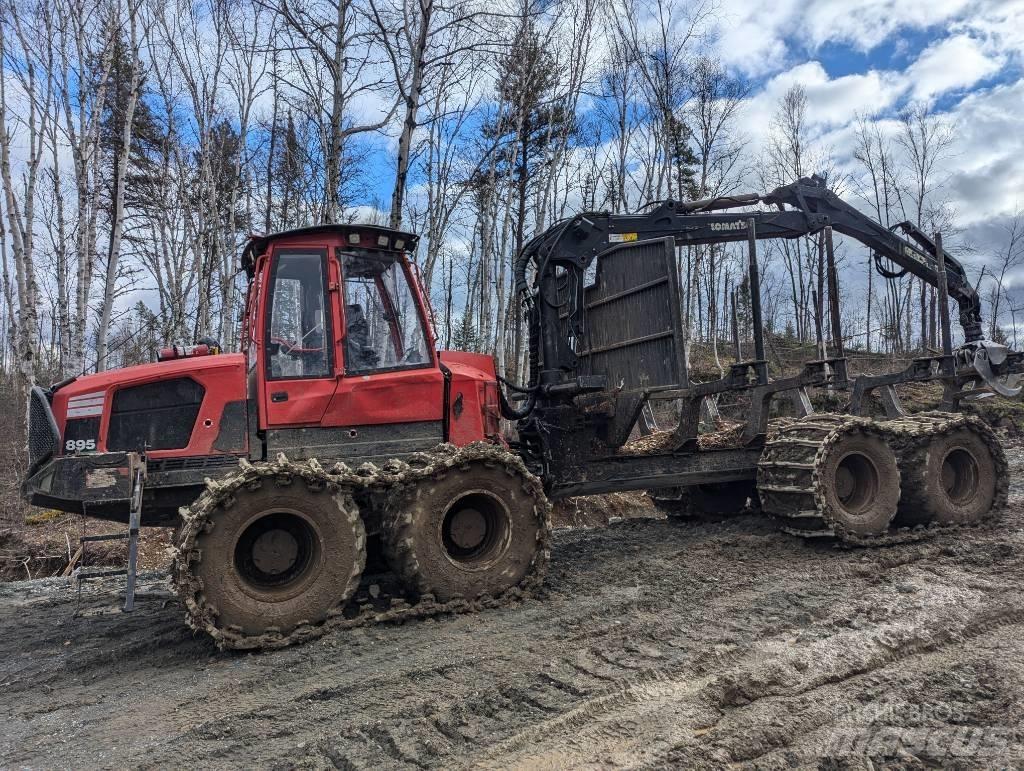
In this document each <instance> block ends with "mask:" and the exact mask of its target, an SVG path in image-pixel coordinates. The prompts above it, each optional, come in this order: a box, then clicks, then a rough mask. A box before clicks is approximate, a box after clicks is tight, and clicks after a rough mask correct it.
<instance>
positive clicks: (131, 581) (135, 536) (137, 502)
mask: <svg viewBox="0 0 1024 771" xmlns="http://www.w3.org/2000/svg"><path fill="white" fill-rule="evenodd" d="M130 457H131V464H130V466H129V470H130V473H131V478H132V488H131V498H130V499H129V505H130V510H129V512H128V530H127V531H126V532H123V533H103V534H100V535H83V536H82V537H81V538H79V539H78V542H79V543H80V544H81V545H82V550H83V551H82V559H83V561H84V559H85V546H86V544H88V543H93V542H96V541H120V540H127V541H128V566H127V568H122V569H117V568H112V569H107V570H84V569H82V568H78V569H77V570H75V571H74V573H72V575H73V576H74V578H75V580H76V581H77V582H78V588H79V590H81V588H82V582H83V581H88V580H90V579H94V578H106V577H108V576H127V583H126V586H125V596H124V611H125V612H126V613H128V612H131V611H133V610H134V609H135V577H136V572H137V567H138V561H139V526H140V523H141V521H142V489H143V486H144V485H145V482H146V461H145V459H144V458H142V457H140V456H138V455H136V454H134V453H132V455H131V456H130Z"/></svg>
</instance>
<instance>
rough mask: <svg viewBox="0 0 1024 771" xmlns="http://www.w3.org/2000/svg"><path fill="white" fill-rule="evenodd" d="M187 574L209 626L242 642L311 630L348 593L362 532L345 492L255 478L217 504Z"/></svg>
mask: <svg viewBox="0 0 1024 771" xmlns="http://www.w3.org/2000/svg"><path fill="white" fill-rule="evenodd" d="M210 524H211V527H210V528H209V530H208V531H204V532H202V533H200V534H199V536H198V537H197V539H196V547H197V549H198V553H199V555H200V561H199V564H198V565H197V566H195V568H194V570H195V573H196V575H197V577H198V578H199V579H200V580H201V582H202V593H203V595H204V599H205V604H206V606H207V607H208V608H210V610H211V611H212V612H213V614H214V615H215V616H216V621H215V623H216V626H217V627H218V628H220V629H233V631H235V632H238V633H241V634H243V635H245V636H257V635H261V634H264V633H266V632H267V631H268V630H277V632H279V633H280V634H281V635H285V636H286V635H288V634H289V633H291V632H292V631H294V630H295V629H296V628H297V627H298V626H300V625H303V624H306V625H316V624H319V623H320V622H322V621H324V620H325V619H326V618H327V616H328V613H329V612H330V611H331V610H332V609H334V608H337V607H338V606H339V605H341V604H342V603H344V601H345V600H347V599H348V598H349V597H351V596H352V594H353V593H354V592H355V590H356V587H357V586H358V583H359V577H360V575H361V574H362V571H363V567H364V565H365V562H366V533H365V531H364V529H363V522H362V519H361V518H360V516H359V510H358V508H357V507H356V505H355V503H354V502H353V500H352V497H351V496H350V495H349V494H348V493H344V492H332V491H330V490H328V489H326V488H325V487H322V486H319V485H310V484H308V483H307V481H306V480H304V479H302V478H297V477H291V478H290V481H289V482H288V483H287V484H281V480H280V479H278V478H276V477H263V478H261V479H257V480H254V481H252V482H250V483H249V484H247V485H245V486H242V487H240V488H238V490H237V491H235V494H234V495H233V496H231V497H229V498H227V499H226V500H224V501H222V502H221V504H220V506H219V511H218V512H217V513H216V515H215V516H213V517H212V518H211V520H210Z"/></svg>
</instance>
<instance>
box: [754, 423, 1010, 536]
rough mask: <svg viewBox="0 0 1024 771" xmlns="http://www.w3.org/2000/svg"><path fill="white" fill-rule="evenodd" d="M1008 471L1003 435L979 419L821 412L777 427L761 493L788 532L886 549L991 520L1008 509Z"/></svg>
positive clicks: (762, 468) (764, 461)
mask: <svg viewBox="0 0 1024 771" xmlns="http://www.w3.org/2000/svg"><path fill="white" fill-rule="evenodd" d="M1006 469H1007V464H1006V459H1005V456H1004V454H1003V450H1002V448H1001V447H1000V445H999V441H998V439H996V437H995V435H994V434H993V433H992V431H991V429H989V428H988V427H987V426H986V425H985V424H984V423H983V422H982V421H981V420H979V419H978V418H975V417H973V416H966V415H959V414H952V413H921V414H917V415H909V416H905V417H900V418H894V419H892V420H886V421H875V420H870V419H868V418H861V417H853V416H848V415H830V414H821V415H812V416H810V417H807V418H804V419H802V420H796V421H787V422H785V423H782V424H779V425H777V426H776V427H775V429H774V430H773V431H772V433H771V434H770V435H769V437H768V441H767V442H766V445H765V450H764V453H763V454H762V456H761V460H760V462H759V464H758V494H759V496H760V499H761V505H762V507H763V509H764V510H765V511H766V512H768V513H770V514H772V515H773V516H775V517H777V518H778V519H779V520H781V522H782V523H783V530H785V531H786V532H788V533H791V534H793V535H798V536H802V537H805V538H813V537H821V536H828V537H835V538H837V539H839V540H840V541H841V542H843V543H846V544H850V545H858V546H880V545H886V544H891V543H901V542H906V541H912V540H919V539H922V538H926V537H929V536H931V535H932V534H934V533H936V532H940V531H944V530H949V529H952V528H956V527H974V526H978V525H981V524H983V523H986V522H990V521H992V520H993V519H994V518H995V517H996V516H997V515H998V513H999V512H1000V511H1001V510H1002V509H1003V507H1004V506H1005V505H1006V497H1007V489H1008V481H1007V473H1006ZM968 504H969V505H968ZM956 511H960V512H964V513H963V514H962V515H960V516H956V515H954V514H950V512H956Z"/></svg>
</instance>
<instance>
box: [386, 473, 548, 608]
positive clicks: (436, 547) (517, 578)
mask: <svg viewBox="0 0 1024 771" xmlns="http://www.w3.org/2000/svg"><path fill="white" fill-rule="evenodd" d="M545 506H546V502H545V501H538V500H537V498H536V497H534V495H533V494H532V493H531V490H530V486H529V485H528V484H526V480H524V478H523V477H522V476H520V475H519V474H518V473H516V472H515V471H514V470H512V469H510V468H508V467H506V466H503V465H500V464H493V463H488V462H486V461H471V462H469V463H467V464H464V465H461V466H458V467H455V468H452V469H450V470H448V471H447V472H445V473H444V474H440V475H435V476H433V477H430V478H427V479H423V480H420V481H419V482H418V483H416V484H415V485H414V486H413V487H412V489H411V490H409V491H407V492H406V494H405V495H403V496H402V497H401V498H400V499H397V500H395V501H394V502H393V503H392V505H391V507H390V509H391V510H390V512H389V516H388V517H387V523H386V527H385V532H384V553H385V556H386V557H387V560H388V564H389V565H390V566H391V569H392V570H393V571H395V573H397V574H398V575H399V576H400V577H401V578H402V580H403V581H404V582H405V584H406V585H407V587H408V588H409V589H410V590H412V591H414V592H418V593H419V594H431V595H433V596H434V597H436V598H437V599H438V600H439V601H441V602H447V601H449V600H453V599H459V598H462V599H466V600H473V599H476V598H477V597H480V596H483V595H490V596H496V595H499V594H501V593H503V592H505V591H507V590H508V589H511V588H512V587H515V586H517V585H519V584H520V583H521V582H522V581H523V580H524V578H526V576H527V575H529V574H530V573H531V571H534V570H536V569H537V568H538V563H539V561H541V560H544V559H546V552H545V549H544V543H545V541H546V537H547V532H546V528H547V527H548V524H547V516H546V510H545V508H544V507H545Z"/></svg>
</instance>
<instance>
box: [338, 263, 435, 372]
mask: <svg viewBox="0 0 1024 771" xmlns="http://www.w3.org/2000/svg"><path fill="white" fill-rule="evenodd" d="M340 257H341V271H342V278H343V280H344V283H345V346H344V350H345V371H346V372H348V373H352V372H364V373H365V372H372V371H377V370H391V369H402V368H406V367H423V366H429V365H430V364H431V361H430V352H429V350H428V348H427V335H426V330H425V329H424V326H423V318H422V317H421V316H420V312H419V309H418V308H417V307H416V301H415V299H414V295H413V291H412V287H410V286H409V280H408V277H407V276H406V273H405V270H404V269H403V266H402V261H401V259H400V257H399V255H397V254H392V253H388V252H365V251H343V252H341V255H340Z"/></svg>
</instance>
